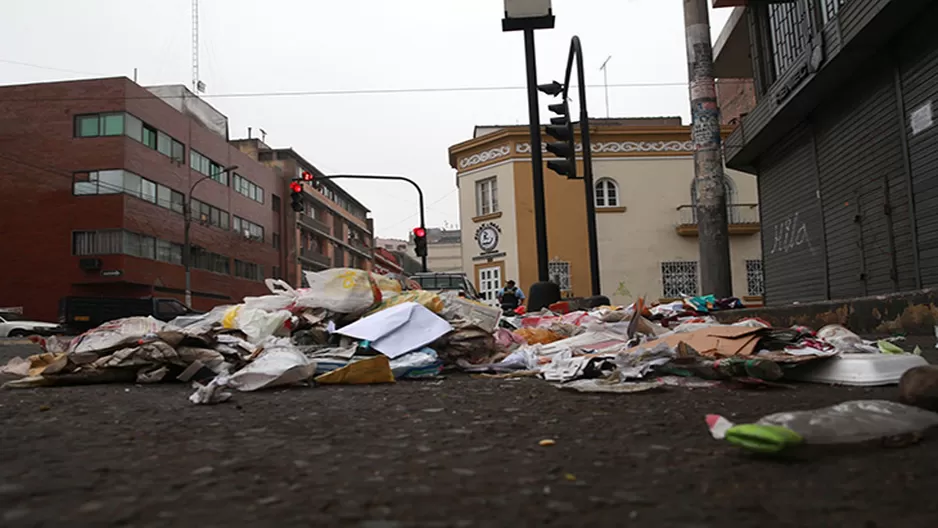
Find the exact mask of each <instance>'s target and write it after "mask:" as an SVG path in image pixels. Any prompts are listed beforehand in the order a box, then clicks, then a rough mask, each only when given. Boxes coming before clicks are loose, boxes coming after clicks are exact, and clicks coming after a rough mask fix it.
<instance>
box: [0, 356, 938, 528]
mask: <svg viewBox="0 0 938 528" xmlns="http://www.w3.org/2000/svg"><path fill="white" fill-rule="evenodd" d="M30 351H31V350H29V349H23V348H17V347H0V361H5V360H6V358H7V357H9V356H10V355H13V354H16V353H19V354H23V353H28V352H30ZM189 392H190V391H189V389H188V387H186V386H184V385H181V384H172V385H158V386H135V385H103V386H89V387H66V388H52V389H31V390H16V391H10V390H8V391H0V455H2V457H3V458H2V462H0V525H2V526H6V527H14V526H66V525H68V526H72V525H74V526H91V525H94V526H144V527H149V526H277V527H283V526H304V527H305V526H362V527H407V526H427V527H430V526H440V527H443V526H466V527H469V526H539V525H552V526H643V527H648V526H668V527H687V528H691V527H695V528H700V527H720V528H725V527H727V526H734V527H749V526H752V527H759V528H765V527H771V526H791V527H804V526H824V527H832V526H851V527H864V528H871V527H877V526H878V527H895V526H902V527H917V526H922V527H926V526H927V527H934V526H935V525H936V519H938V501H935V500H934V496H935V491H934V490H936V489H938V456H936V455H938V438H935V437H930V438H926V439H925V440H924V441H923V442H922V443H921V444H919V445H916V446H913V447H909V448H904V449H885V448H869V449H861V450H859V451H855V450H845V452H843V453H830V454H827V455H825V456H820V457H815V458H813V459H808V460H803V461H797V462H795V461H788V462H780V461H776V460H767V459H760V458H756V457H753V456H749V455H746V454H743V453H741V452H740V451H739V450H737V449H735V448H733V447H731V446H729V445H724V444H722V443H719V442H716V441H714V440H712V439H711V437H710V436H709V434H708V432H707V429H706V427H705V424H704V415H705V414H707V413H721V414H724V415H725V416H727V417H731V418H733V419H735V420H738V421H745V420H753V419H757V418H759V417H760V416H762V415H764V414H768V413H771V412H776V411H781V410H789V409H809V408H813V407H819V406H824V405H829V404H833V403H837V402H840V401H844V400H849V399H859V398H892V397H894V395H895V392H896V389H895V388H894V387H893V388H880V389H849V388H836V389H835V388H828V387H822V386H816V385H798V386H796V387H795V388H792V389H777V390H769V391H751V390H749V391H744V390H733V389H726V388H717V389H696V390H688V389H678V388H672V389H668V390H665V391H662V392H654V393H643V394H632V395H581V394H574V393H567V392H562V391H559V390H557V389H556V388H554V387H552V386H550V385H548V384H547V383H545V382H542V381H537V380H531V379H526V380H516V381H505V380H476V379H469V378H466V377H462V376H453V377H448V378H447V379H444V380H442V381H434V382H409V383H398V384H395V385H382V386H363V387H349V386H344V387H317V388H292V389H288V390H273V391H268V392H262V393H254V394H236V395H235V398H234V401H232V402H229V403H226V404H221V405H216V406H195V405H192V404H190V403H189V402H188V401H187V396H188V395H189ZM544 439H551V440H554V441H555V445H553V446H550V447H542V446H540V445H539V441H541V440H544ZM66 523H67V524H66Z"/></svg>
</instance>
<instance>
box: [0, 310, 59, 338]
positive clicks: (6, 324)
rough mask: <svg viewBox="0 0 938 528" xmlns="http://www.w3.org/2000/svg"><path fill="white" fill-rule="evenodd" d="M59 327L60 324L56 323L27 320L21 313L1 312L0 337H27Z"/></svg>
mask: <svg viewBox="0 0 938 528" xmlns="http://www.w3.org/2000/svg"><path fill="white" fill-rule="evenodd" d="M58 327H59V325H57V324H54V323H43V322H40V321H27V320H26V319H23V316H22V315H19V314H14V313H0V337H26V336H30V335H33V334H37V333H43V331H46V332H48V331H51V330H53V329H55V328H58Z"/></svg>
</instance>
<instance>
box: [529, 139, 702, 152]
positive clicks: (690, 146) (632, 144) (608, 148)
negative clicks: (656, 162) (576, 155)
mask: <svg viewBox="0 0 938 528" xmlns="http://www.w3.org/2000/svg"><path fill="white" fill-rule="evenodd" d="M590 150H591V151H592V152H593V153H594V154H600V153H620V152H693V151H694V142H693V141H622V142H619V141H609V142H605V143H604V142H600V143H593V145H592V147H591V149H590ZM541 151H542V152H547V145H546V144H545V143H541ZM576 151H577V152H583V144H582V143H577V144H576ZM515 152H517V153H518V154H530V153H531V144H530V143H515Z"/></svg>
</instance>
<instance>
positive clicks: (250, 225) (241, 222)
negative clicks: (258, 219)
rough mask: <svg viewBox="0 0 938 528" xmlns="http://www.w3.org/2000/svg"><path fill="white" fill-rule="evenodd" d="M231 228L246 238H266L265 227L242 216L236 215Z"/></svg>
mask: <svg viewBox="0 0 938 528" xmlns="http://www.w3.org/2000/svg"><path fill="white" fill-rule="evenodd" d="M231 226H232V227H231V229H232V230H233V231H235V232H237V233H238V234H239V235H242V236H244V237H245V238H250V239H253V240H264V228H263V227H262V226H260V225H257V224H255V223H254V222H251V221H249V220H245V219H244V218H241V217H240V216H236V217H234V219H233V220H232V222H231Z"/></svg>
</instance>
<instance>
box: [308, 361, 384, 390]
mask: <svg viewBox="0 0 938 528" xmlns="http://www.w3.org/2000/svg"><path fill="white" fill-rule="evenodd" d="M316 383H321V384H323V385H329V384H344V385H364V384H370V383H394V374H393V373H392V372H391V363H390V361H389V360H388V358H387V356H383V355H377V356H374V357H372V358H369V359H363V360H361V361H356V362H354V363H349V364H348V365H346V366H344V367H342V368H339V369H336V370H333V371H332V372H328V373H326V374H321V375H319V376H317V377H316Z"/></svg>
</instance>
